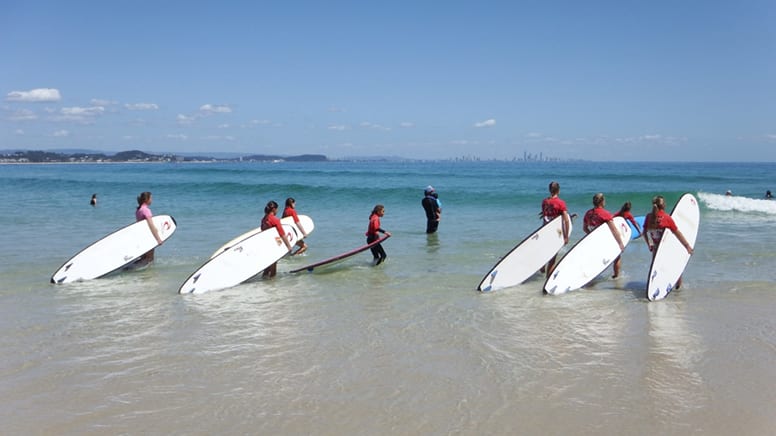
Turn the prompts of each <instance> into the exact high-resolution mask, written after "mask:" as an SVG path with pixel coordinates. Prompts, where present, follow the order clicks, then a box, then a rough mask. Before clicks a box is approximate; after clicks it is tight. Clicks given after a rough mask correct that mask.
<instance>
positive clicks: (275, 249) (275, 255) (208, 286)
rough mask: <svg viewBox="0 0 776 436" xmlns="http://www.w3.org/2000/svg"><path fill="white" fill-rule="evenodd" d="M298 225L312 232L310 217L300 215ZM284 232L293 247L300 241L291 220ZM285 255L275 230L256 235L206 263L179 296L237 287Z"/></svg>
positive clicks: (296, 228) (180, 291)
mask: <svg viewBox="0 0 776 436" xmlns="http://www.w3.org/2000/svg"><path fill="white" fill-rule="evenodd" d="M299 221H300V222H301V223H302V226H304V228H305V230H307V229H312V228H313V221H312V219H310V218H309V217H307V216H305V215H300V216H299ZM283 230H285V232H286V235H287V236H288V240H289V243H290V244H291V245H292V246H293V245H294V244H296V243H297V241H299V240H300V239H302V238H303V235H302V232H301V231H300V230H299V228H298V227H297V226H296V224H294V222H293V220H291V221H289V222H284V223H283ZM308 232H309V230H308ZM288 252H289V251H288V248H287V247H286V244H285V243H283V240H282V238H281V236H280V234H279V233H278V231H277V229H276V228H274V227H273V228H271V229H267V230H264V231H262V232H259V233H255V234H253V235H251V236H248V237H247V238H245V239H243V240H241V241H238V242H237V243H235V244H234V245H232V246H231V247H229V248H227V249H226V250H225V251H222V252H221V253H220V254H218V255H216V256H215V257H213V258H211V259H210V260H208V261H207V262H205V264H204V265H202V266H201V267H200V268H199V269H197V270H196V271H194V273H193V274H191V276H189V278H188V279H186V281H185V282H183V284H182V285H181V287H180V289H178V293H179V294H202V293H205V292H208V291H216V290H220V289H226V288H230V287H232V286H237V285H239V284H240V283H242V282H244V281H246V280H248V279H250V278H251V277H253V276H255V275H257V274H259V273H260V272H262V271H263V270H264V269H266V268H267V267H268V266H270V265H272V264H273V263H275V262H277V261H278V260H279V259H280V258H281V257H283V256H285V255H286V254H288Z"/></svg>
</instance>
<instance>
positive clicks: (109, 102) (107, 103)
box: [89, 98, 119, 106]
mask: <svg viewBox="0 0 776 436" xmlns="http://www.w3.org/2000/svg"><path fill="white" fill-rule="evenodd" d="M89 103H91V105H92V106H113V105H117V104H119V102H117V101H114V100H105V99H102V98H93V99H91V101H90V102H89Z"/></svg>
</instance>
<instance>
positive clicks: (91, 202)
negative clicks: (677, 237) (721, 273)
mask: <svg viewBox="0 0 776 436" xmlns="http://www.w3.org/2000/svg"><path fill="white" fill-rule="evenodd" d="M768 192H770V191H768ZM89 204H91V205H92V206H97V194H92V199H91V200H89Z"/></svg>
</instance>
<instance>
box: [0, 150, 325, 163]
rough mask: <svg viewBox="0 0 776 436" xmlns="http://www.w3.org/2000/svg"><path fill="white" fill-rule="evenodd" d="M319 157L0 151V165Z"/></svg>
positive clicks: (308, 157)
mask: <svg viewBox="0 0 776 436" xmlns="http://www.w3.org/2000/svg"><path fill="white" fill-rule="evenodd" d="M327 161H329V159H328V158H327V157H326V156H324V155H322V154H302V155H298V156H279V155H267V154H253V155H248V156H239V157H229V158H217V157H212V156H183V155H177V154H151V153H146V152H143V151H139V150H129V151H121V152H118V153H116V154H110V155H109V154H105V153H99V152H76V153H58V152H52V151H36V150H24V151H10V152H0V163H118V162H169V163H175V162H327Z"/></svg>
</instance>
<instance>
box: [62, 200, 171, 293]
mask: <svg viewBox="0 0 776 436" xmlns="http://www.w3.org/2000/svg"><path fill="white" fill-rule="evenodd" d="M152 220H153V221H154V225H156V229H157V230H158V231H159V237H160V238H162V241H166V240H167V238H169V237H170V236H172V234H173V233H174V232H175V229H176V228H177V226H176V223H175V219H174V218H173V217H171V216H170V215H156V216H154V217H153V218H152ZM158 245H159V244H158V243H157V242H156V238H154V235H153V233H151V229H150V228H149V227H148V223H147V222H146V221H145V220H143V221H138V222H135V223H133V224H130V225H128V226H126V227H123V228H120V229H118V230H116V231H115V232H113V233H111V234H109V235H107V236H105V237H103V238H102V239H99V240H98V241H96V242H94V243H92V244H91V245H89V246H88V247H86V248H84V249H83V250H81V251H80V252H78V254H76V255H75V256H73V257H72V258H70V260H68V261H67V262H65V263H64V264H63V265H62V266H61V267H60V268H59V269H58V270H57V272H55V273H54V275H52V276H51V283H56V284H62V283H70V282H74V281H76V280H91V279H96V278H98V277H102V276H104V275H107V274H109V273H111V272H113V271H115V270H117V269H119V268H122V267H124V266H126V265H129V264H131V263H132V262H134V261H135V260H137V259H138V258H139V257H140V256H142V255H143V254H145V253H146V252H148V251H149V250H152V249H154V248H156V247H157V246H158Z"/></svg>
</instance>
